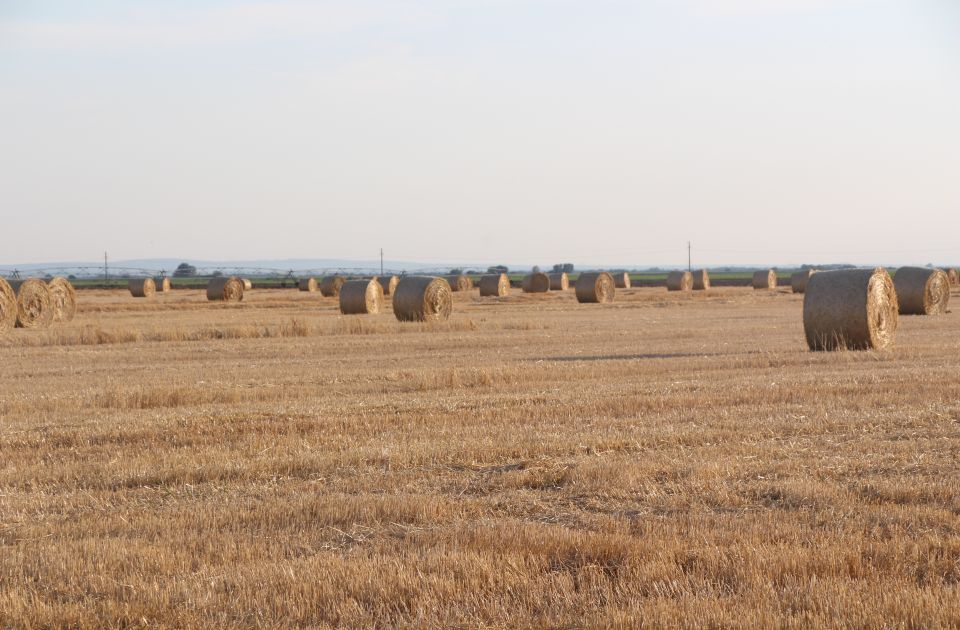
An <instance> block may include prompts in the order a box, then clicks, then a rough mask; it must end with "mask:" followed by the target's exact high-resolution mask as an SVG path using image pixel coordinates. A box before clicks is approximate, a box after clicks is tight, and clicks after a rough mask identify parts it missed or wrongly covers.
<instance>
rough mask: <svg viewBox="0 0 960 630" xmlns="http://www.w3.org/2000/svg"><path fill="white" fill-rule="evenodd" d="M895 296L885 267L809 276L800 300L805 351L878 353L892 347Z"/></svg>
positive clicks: (894, 325)
mask: <svg viewBox="0 0 960 630" xmlns="http://www.w3.org/2000/svg"><path fill="white" fill-rule="evenodd" d="M898 310H899V309H898V306H897V292H896V290H895V289H894V286H893V280H891V278H890V274H888V273H887V272H886V270H885V269H882V268H877V269H841V270H838V271H822V272H820V273H816V274H813V275H812V276H810V278H809V279H808V281H807V288H806V292H805V295H804V296H803V331H804V333H805V334H806V337H807V346H809V347H810V349H811V350H817V351H819V350H842V349H848V350H867V349H869V348H875V349H878V350H882V349H883V348H886V347H888V346H890V345H891V344H892V343H893V338H894V335H895V334H896V332H897V324H898V321H899V316H898V315H897V312H898Z"/></svg>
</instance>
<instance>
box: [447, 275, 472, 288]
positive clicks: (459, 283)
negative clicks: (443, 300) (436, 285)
mask: <svg viewBox="0 0 960 630" xmlns="http://www.w3.org/2000/svg"><path fill="white" fill-rule="evenodd" d="M446 279H447V283H448V284H449V285H450V290H451V291H469V290H470V289H472V288H473V280H471V279H470V276H465V275H463V274H460V275H459V276H456V275H454V276H447V278H446Z"/></svg>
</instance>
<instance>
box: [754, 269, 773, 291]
mask: <svg viewBox="0 0 960 630" xmlns="http://www.w3.org/2000/svg"><path fill="white" fill-rule="evenodd" d="M753 288H754V289H758V290H767V291H773V290H774V289H776V288H777V272H776V271H774V270H773V269H767V270H766V271H755V272H753Z"/></svg>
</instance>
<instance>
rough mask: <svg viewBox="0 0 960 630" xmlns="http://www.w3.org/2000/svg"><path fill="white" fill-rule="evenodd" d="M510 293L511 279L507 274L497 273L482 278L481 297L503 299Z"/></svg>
mask: <svg viewBox="0 0 960 630" xmlns="http://www.w3.org/2000/svg"><path fill="white" fill-rule="evenodd" d="M508 293H510V278H509V276H507V274H505V273H495V274H490V275H487V276H482V277H481V278H480V297H503V296H505V295H507V294H508Z"/></svg>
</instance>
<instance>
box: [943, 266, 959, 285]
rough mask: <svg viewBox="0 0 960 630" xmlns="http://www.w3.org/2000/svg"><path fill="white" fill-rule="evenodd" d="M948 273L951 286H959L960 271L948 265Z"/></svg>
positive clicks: (946, 270)
mask: <svg viewBox="0 0 960 630" xmlns="http://www.w3.org/2000/svg"><path fill="white" fill-rule="evenodd" d="M944 271H945V272H946V274H947V279H948V280H950V286H954V287H955V286H957V285H958V284H960V271H957V270H956V269H954V268H953V267H948V268H947V269H944Z"/></svg>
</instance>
